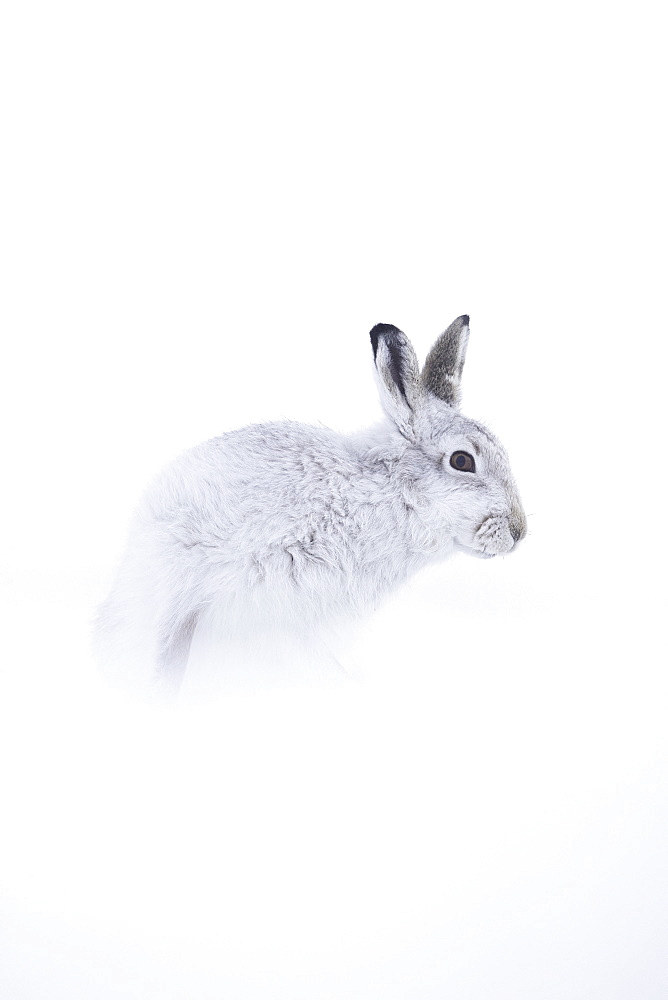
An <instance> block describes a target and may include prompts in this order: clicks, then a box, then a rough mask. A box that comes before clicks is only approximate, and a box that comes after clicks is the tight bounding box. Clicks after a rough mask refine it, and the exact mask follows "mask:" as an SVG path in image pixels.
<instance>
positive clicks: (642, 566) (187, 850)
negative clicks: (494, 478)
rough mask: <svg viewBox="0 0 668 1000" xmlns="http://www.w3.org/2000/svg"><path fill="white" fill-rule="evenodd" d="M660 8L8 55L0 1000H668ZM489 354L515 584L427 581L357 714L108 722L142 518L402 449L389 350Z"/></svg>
mask: <svg viewBox="0 0 668 1000" xmlns="http://www.w3.org/2000/svg"><path fill="white" fill-rule="evenodd" d="M654 10H655V8H654V7H653V5H651V4H645V5H644V4H640V5H636V7H634V10H633V17H632V19H631V15H630V14H629V13H627V11H626V10H625V9H624V8H623V7H619V8H614V9H611V8H610V7H609V6H606V7H602V6H599V5H597V4H594V3H591V2H584V3H582V2H581V3H578V4H573V3H566V4H562V5H561V6H560V7H559V8H558V9H557V8H554V9H552V8H548V7H544V8H540V9H539V8H537V7H535V5H528V4H522V3H511V4H510V5H482V6H480V5H478V6H476V7H475V8H473V7H471V8H458V9H457V10H450V9H448V8H447V7H445V6H443V5H442V4H441V5H422V4H417V5H415V4H412V5H410V7H409V6H406V7H405V8H397V7H388V6H387V5H383V6H381V5H377V4H369V3H364V2H362V3H357V4H355V5H345V4H344V5H343V6H341V5H339V6H338V7H336V8H328V9H325V8H319V7H317V6H316V7H314V6H313V5H305V4H304V5H300V4H288V5H287V6H285V5H268V4H255V5H250V4H249V5H236V6H232V5H218V4H208V3H202V4H195V5H188V6H183V7H177V6H173V5H165V4H160V5H158V4H155V3H151V2H142V0H135V2H133V3H132V4H129V3H123V2H121V3H117V4H114V5H111V6H108V5H92V6H91V5H87V4H81V3H74V2H72V0H65V2H64V3H62V4H58V5H49V4H44V3H38V2H35V3H31V2H27V3H24V4H21V5H20V6H16V5H15V6H14V7H13V8H12V9H11V10H9V11H8V12H7V13H6V14H4V15H3V18H4V20H5V21H6V24H5V27H4V29H3V31H2V32H1V33H0V38H1V41H0V46H1V47H2V49H3V51H2V52H1V53H0V66H1V67H2V73H3V76H4V78H5V80H6V85H5V87H4V88H3V92H4V95H5V100H6V102H7V104H6V109H5V111H4V116H5V128H4V135H5V147H6V152H5V154H4V155H3V165H2V169H3V171H4V174H5V182H4V183H3V185H2V191H3V194H2V198H3V216H4V222H3V224H2V236H1V237H0V239H1V240H2V255H3V262H2V273H3V285H4V286H5V290H4V291H3V299H2V304H1V305H0V309H1V310H2V317H1V322H2V327H3V330H4V331H5V341H6V343H5V347H4V350H3V355H4V357H3V362H4V363H3V366H2V368H3V371H2V381H3V384H2V393H1V394H0V395H1V400H2V402H1V405H2V407H3V419H2V426H3V428H4V429H5V438H6V442H5V444H4V445H3V454H4V465H5V469H6V475H5V476H4V477H3V479H4V486H3V491H2V504H3V517H4V525H5V530H4V532H3V538H2V548H3V558H2V566H3V569H2V574H1V575H0V596H2V601H3V615H4V618H5V641H4V643H3V654H2V657H1V661H0V761H1V762H2V763H1V765H0V802H1V803H2V820H1V822H0V955H1V956H2V958H1V960H0V995H1V996H2V997H3V998H7V1000H41V998H43V997H48V998H49V1000H60V998H67V1000H71V998H72V997H86V998H90V1000H116V998H123V1000H126V998H128V1000H135V998H136V1000H181V998H184V1000H185V998H188V1000H190V998H197V1000H209V998H211V1000H214V998H215V1000H219V998H227V997H229V998H233V1000H246V998H249V1000H250V998H252V1000H255V998H258V1000H279V998H280V1000H283V998H285V1000H316V998H317V1000H340V998H341V1000H343V998H346V1000H350V998H352V1000H357V998H359V1000H376V998H378V1000H394V998H397V1000H399V998H401V1000H403V998H411V1000H432V998H434V1000H443V998H448V1000H450V998H452V1000H506V998H508V1000H520V998H524V997H526V998H527V1000H528V998H531V1000H543V998H545V1000H548V998H549V1000H561V998H564V1000H598V998H601V1000H603V998H605V1000H626V998H633V1000H637V998H642V1000H654V998H657V1000H658V998H659V997H664V996H665V995H666V992H667V991H668V966H667V964H666V961H665V942H666V940H667V938H668V919H667V918H668V884H667V882H668V879H667V874H668V872H667V863H666V851H665V843H666V836H667V834H668V801H667V795H666V781H667V778H668V768H667V757H668V755H667V752H666V751H667V743H668V741H667V739H666V724H665V719H666V711H667V707H668V706H667V694H668V690H667V682H666V679H665V642H664V635H665V628H664V626H663V621H664V618H665V600H664V598H663V595H662V592H661V584H662V582H663V579H662V578H663V577H664V576H665V566H666V556H665V542H664V536H665V529H663V527H662V516H663V511H662V507H661V486H660V478H659V477H660V470H661V465H662V463H663V453H664V452H665V443H664V436H663V435H662V434H661V426H662V423H663V424H665V421H664V420H662V418H663V413H662V412H660V411H659V404H660V400H661V399H662V398H665V393H660V392H659V386H658V379H659V373H660V372H661V373H662V371H663V368H662V365H661V363H660V360H661V359H660V357H659V356H658V355H659V352H658V337H657V336H656V334H658V333H659V332H660V331H661V328H662V327H664V328H665V307H664V304H663V302H661V303H659V301H658V289H659V288H660V284H659V282H660V280H663V278H664V276H665V261H663V260H662V257H661V252H660V251H661V246H660V237H661V232H662V231H664V232H665V216H664V214H663V213H664V212H665V201H663V200H662V198H663V187H664V177H665V162H664V161H663V160H662V155H663V154H662V149H661V145H660V136H659V135H657V131H656V127H655V126H656V121H658V120H661V117H660V115H659V109H658V101H659V98H658V95H659V94H661V93H663V92H665V86H663V87H662V86H661V76H662V75H663V72H664V71H663V68H662V65H663V63H664V61H665V60H663V54H662V52H660V49H659V44H660V42H659V39H660V37H661V34H660V32H659V31H658V30H657V24H656V18H655V17H654ZM463 312H467V313H469V314H470V316H471V341H470V347H469V353H468V358H467V365H466V371H465V378H464V404H463V409H464V412H466V413H467V414H470V415H471V416H474V417H476V418H478V419H481V420H483V421H485V422H488V423H489V425H490V426H491V428H492V429H493V430H494V431H495V433H497V434H498V435H499V437H500V438H501V440H502V441H503V442H504V444H505V445H506V447H507V448H508V451H509V453H510V455H511V459H512V462H513V467H514V471H515V474H516V477H517V481H518V484H519V487H520V491H521V493H522V497H523V500H524V504H525V508H526V510H527V512H528V513H529V514H530V515H531V517H530V519H529V520H530V535H529V537H528V538H527V539H526V540H525V541H524V542H523V543H522V545H521V546H520V548H519V549H518V551H517V552H516V553H514V554H513V555H512V556H509V557H507V558H503V559H496V560H490V561H482V560H474V559H466V558H465V557H463V556H462V557H459V558H457V559H455V560H453V561H451V562H448V563H445V564H443V565H441V566H438V567H435V568H434V569H432V570H430V571H429V572H426V573H423V574H422V575H421V576H418V577H416V578H414V579H413V580H412V581H411V583H410V585H408V586H407V587H406V588H405V589H403V590H402V591H400V592H398V593H397V594H396V595H395V596H394V597H393V598H392V600H391V601H389V602H388V603H387V604H385V605H384V606H382V607H381V608H379V609H378V612H377V613H376V615H375V616H374V617H372V618H371V619H370V620H369V621H368V622H367V623H365V625H364V626H363V628H362V629H361V630H360V632H359V634H358V635H357V637H356V639H355V640H354V642H353V644H352V645H351V646H350V647H349V648H347V649H346V650H344V651H342V652H341V662H342V663H343V664H344V666H345V667H346V669H347V670H348V671H349V674H350V675H351V678H352V679H351V680H349V681H348V682H346V683H344V684H340V685H336V686H332V685H322V686H321V685H319V684H314V685H308V684H299V683H298V684H294V685H292V686H286V687H284V688H278V689H274V688H272V687H270V686H268V687H267V689H266V690H263V689H259V690H255V691H252V690H239V691H238V692H237V693H230V694H228V695H227V696H226V697H224V698H213V697H212V698H206V697H201V696H196V694H195V693H192V692H191V695H192V696H191V697H186V698H183V699H182V701H181V702H179V703H176V704H167V705H157V704H155V705H154V704H149V703H146V702H145V701H141V700H136V699H133V698H132V697H131V696H130V695H128V694H126V693H123V692H120V691H114V690H110V689H109V688H107V687H106V686H105V685H104V684H103V682H102V681H101V680H100V679H99V678H98V676H97V674H96V673H95V670H94V668H93V665H92V662H91V659H90V654H89V651H88V628H89V622H90V619H91V616H92V613H93V609H94V608H95V606H96V604H97V602H98V601H99V600H100V599H101V598H102V596H103V595H104V593H105V590H106V587H107V586H108V583H109V580H110V578H111V573H112V570H113V565H114V561H115V559H116V558H117V557H118V556H119V554H120V550H121V546H122V544H123V539H124V532H125V527H126V524H127V521H128V518H129V515H130V512H131V510H132V507H133V504H134V503H135V501H136V499H137V497H138V496H139V493H140V491H141V490H142V488H143V486H144V485H145V483H146V482H147V481H148V479H149V478H150V476H151V475H152V474H153V473H154V472H155V471H156V470H157V469H158V468H159V467H160V466H161V465H162V464H163V463H164V462H166V461H168V460H169V459H170V458H171V457H172V456H174V455H175V454H176V453H178V452H179V451H180V450H182V449H183V448H186V447H188V446H190V445H192V444H195V443H197V442H198V441H200V440H204V439H206V438H208V437H210V436H213V435H214V434H217V433H220V432H222V431H224V430H226V429H230V428H232V427H235V426H241V425H243V424H245V423H248V422H250V421H258V420H263V419H273V418H280V417H292V418H295V419H301V420H307V421H309V420H311V421H318V420H321V421H322V422H323V423H325V424H327V425H329V426H334V427H338V428H341V429H343V430H347V429H353V428H355V427H360V426H364V425H365V424H367V423H371V422H373V421H375V420H376V419H377V417H378V414H379V406H378V402H377V398H376V395H375V389H374V384H373V378H372V373H371V358H370V346H369V343H368V336H367V331H368V329H369V328H370V327H371V326H372V325H373V324H374V323H376V322H379V321H380V322H389V323H395V324H396V325H398V326H400V327H401V328H403V329H404V330H405V331H406V333H407V334H408V335H409V336H410V337H411V338H412V339H413V342H414V344H415V346H416V349H417V351H418V353H419V354H420V355H421V356H422V357H424V356H425V354H426V351H427V350H428V348H429V346H430V345H431V343H432V341H433V340H434V339H435V337H436V336H437V335H438V333H440V332H441V330H442V329H443V328H444V327H445V326H446V325H447V324H448V323H449V322H450V321H451V320H452V319H453V318H454V317H455V316H457V315H459V314H460V313H463ZM655 331H656V334H655ZM661 406H663V404H661Z"/></svg>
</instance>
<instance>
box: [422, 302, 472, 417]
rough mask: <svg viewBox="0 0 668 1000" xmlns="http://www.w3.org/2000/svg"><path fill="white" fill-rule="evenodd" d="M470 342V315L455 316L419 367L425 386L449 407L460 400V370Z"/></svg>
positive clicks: (455, 404)
mask: <svg viewBox="0 0 668 1000" xmlns="http://www.w3.org/2000/svg"><path fill="white" fill-rule="evenodd" d="M468 342H469V318H468V316H458V317H457V319H456V320H455V321H454V323H451V324H450V326H449V327H448V329H447V330H446V331H445V333H442V334H441V336H440V337H439V338H438V340H437V341H436V343H435V344H434V346H433V347H432V349H431V351H430V352H429V354H428V355H427V360H426V361H425V363H424V368H423V369H422V381H423V382H424V385H425V388H426V389H428V390H429V391H430V392H433V394H434V396H438V398H439V399H442V400H443V401H444V402H445V403H448V404H449V405H450V406H454V407H457V406H459V402H460V400H461V380H462V369H463V367H464V361H465V359H466V347H467V345H468Z"/></svg>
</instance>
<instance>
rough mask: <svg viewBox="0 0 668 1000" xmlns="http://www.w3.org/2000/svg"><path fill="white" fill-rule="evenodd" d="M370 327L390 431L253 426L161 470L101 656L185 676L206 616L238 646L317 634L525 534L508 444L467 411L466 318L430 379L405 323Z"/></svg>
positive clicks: (132, 544)
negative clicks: (460, 559) (440, 561)
mask: <svg viewBox="0 0 668 1000" xmlns="http://www.w3.org/2000/svg"><path fill="white" fill-rule="evenodd" d="M370 336H371V345H372V348H373V357H374V362H375V374H376V380H377V384H378V390H379V393H380V400H381V403H382V406H383V409H384V411H385V414H386V417H387V419H386V420H385V421H384V423H383V424H382V425H381V426H379V427H377V428H375V429H372V430H369V431H367V432H363V433H359V434H354V435H352V436H343V435H341V434H337V433H336V432H334V431H331V430H328V429H325V428H320V427H310V426H306V425H304V424H300V423H292V422H280V423H269V424H258V425H253V426H250V427H245V428H243V429H241V430H236V431H231V432H230V433H228V434H223V435H222V436H221V437H216V438H213V439H212V440H211V441H207V442H206V443H204V444H201V445H199V446H197V447H195V448H193V449H192V450H190V451H187V452H186V453H185V454H183V455H181V457H180V458H177V459H176V461H175V462H173V463H172V464H171V465H170V466H168V467H167V468H166V469H165V470H164V471H163V472H162V473H161V474H160V475H159V476H158V477H157V479H156V480H155V482H154V483H153V484H152V486H151V487H150V488H149V489H148V491H147V493H146V495H145V496H144V498H143V501H142V503H141V506H140V508H139V510H138V513H137V515H136V517H135V519H134V523H133V525H132V528H131V534H130V539H129V544H128V547H127V551H126V553H125V556H124V559H123V561H122V564H121V566H120V569H119V571H118V575H117V578H116V581H115V583H114V586H113V589H112V592H111V594H110V596H109V597H108V599H107V600H106V601H105V602H104V604H103V605H102V607H101V608H100V610H99V614H98V619H97V623H96V641H97V644H98V646H99V649H100V653H101V655H102V657H103V658H105V659H107V660H108V659H109V658H111V659H112V660H113V661H114V662H115V663H116V664H124V665H125V667H126V668H127V669H129V670H138V671H139V672H143V674H144V677H145V679H148V680H149V682H150V679H151V678H153V681H161V680H162V681H165V682H167V683H176V684H178V682H179V680H180V678H181V676H182V675H183V672H184V671H185V668H186V664H187V662H188V655H189V650H190V646H191V640H192V637H193V634H194V632H195V629H196V626H197V625H198V622H201V621H202V620H203V619H204V618H205V617H208V618H211V616H212V615H213V616H215V618H216V620H217V621H218V622H219V623H220V624H221V626H222V627H223V628H224V629H225V631H226V632H227V634H228V635H229V636H230V637H235V636H236V637H237V639H238V637H239V636H248V635H250V636H256V635H259V634H260V633H262V634H263V635H265V636H267V635H269V636H271V634H272V629H278V630H281V629H282V630H284V631H288V632H289V631H290V630H294V631H295V632H301V633H308V632H310V631H313V632H316V631H317V629H318V628H320V627H325V626H327V624H328V623H330V622H332V621H335V620H340V619H342V620H345V619H346V618H350V617H351V616H354V615H355V614H356V613H357V612H359V611H361V610H362V609H364V608H365V607H368V606H370V605H373V603H374V601H376V600H377V599H378V598H379V597H380V596H381V595H382V594H383V593H384V592H386V591H388V590H390V588H392V587H394V586H396V585H397V584H398V583H400V582H401V581H402V580H404V579H405V578H406V577H407V576H408V574H409V573H412V572H414V571H415V570H417V569H419V568H420V567H421V566H424V565H426V564H427V563H428V562H430V561H432V560H434V559H437V558H441V557H443V556H445V555H447V554H448V553H450V552H451V551H452V550H454V549H457V548H459V549H464V550H466V551H469V552H471V553H474V554H479V555H483V556H488V557H489V556H495V555H498V554H500V553H505V552H510V550H511V549H513V548H514V546H515V545H516V544H517V542H518V541H519V540H520V539H521V538H523V537H524V535H525V534H526V518H525V515H524V512H523V510H522V505H521V502H520V498H519V495H518V493H517V489H516V486H515V483H514V481H513V477H512V474H511V471H510V466H509V464H508V458H507V456H506V453H505V451H504V449H503V447H502V446H501V444H500V443H499V441H498V440H497V439H496V438H495V437H494V436H493V435H492V434H491V433H490V432H489V431H488V430H487V429H486V428H485V427H483V426H482V425H481V424H479V423H477V422H476V421H474V420H469V419H468V418H467V417H464V416H462V415H461V414H460V413H459V411H458V406H459V400H460V379H461V374H462V368H463V366H464V358H465V355H466V346H467V342H468V336H469V326H468V316H460V317H459V318H458V319H456V320H455V321H454V322H453V323H452V324H451V325H450V326H449V327H448V329H447V330H446V331H445V333H443V334H442V335H441V336H440V337H439V338H438V340H437V341H436V343H435V344H434V346H433V347H432V349H431V351H430V353H429V356H428V358H427V360H426V363H425V365H424V368H423V370H422V372H420V368H419V366H418V361H417V358H416V355H415V352H414V350H413V348H412V346H411V344H410V342H409V340H408V338H407V337H406V336H405V334H403V333H402V332H401V331H400V330H398V329H397V328H396V327H394V326H388V325H385V324H379V325H378V326H375V327H374V328H373V330H371V334H370ZM131 664H134V666H131ZM223 664H224V653H223V652H221V668H222V667H223ZM138 679H139V678H138Z"/></svg>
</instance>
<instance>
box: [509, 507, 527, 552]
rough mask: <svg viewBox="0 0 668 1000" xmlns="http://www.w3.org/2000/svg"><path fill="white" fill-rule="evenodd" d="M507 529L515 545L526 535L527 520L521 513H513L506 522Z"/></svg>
mask: <svg viewBox="0 0 668 1000" xmlns="http://www.w3.org/2000/svg"><path fill="white" fill-rule="evenodd" d="M508 527H509V528H510V534H511V535H512V536H513V540H514V542H515V544H517V543H518V542H519V541H521V539H522V538H524V536H525V535H526V533H527V519H526V517H525V516H524V514H523V513H522V512H521V511H513V513H512V514H511V516H510V519H509V521H508Z"/></svg>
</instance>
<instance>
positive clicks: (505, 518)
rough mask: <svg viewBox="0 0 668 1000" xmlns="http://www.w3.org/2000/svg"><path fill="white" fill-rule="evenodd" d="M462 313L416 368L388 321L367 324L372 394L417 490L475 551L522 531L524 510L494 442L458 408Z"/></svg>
mask: <svg viewBox="0 0 668 1000" xmlns="http://www.w3.org/2000/svg"><path fill="white" fill-rule="evenodd" d="M468 337H469V318H468V316H460V317H459V318H458V319H456V320H455V321H454V323H452V324H451V325H450V326H449V327H448V329H447V330H446V331H445V333H443V334H441V336H440V337H439V338H438V340H437V341H436V343H435V344H434V346H433V347H432V349H431V351H430V352H429V356H428V357H427V360H426V362H425V365H424V368H423V370H422V372H420V368H419V365H418V360H417V357H416V356H415V351H414V350H413V348H412V346H411V343H410V341H409V340H408V338H407V337H406V335H405V334H404V333H402V332H401V330H398V329H397V328H396V327H395V326H388V325H386V324H383V323H381V324H378V325H377V326H375V327H374V328H373V330H372V331H371V343H372V346H373V353H374V360H375V365H376V373H377V381H378V386H379V391H380V398H381V402H382V404H383V408H384V410H385V412H386V413H387V415H388V416H389V417H390V418H391V420H392V421H394V423H395V424H396V426H397V428H398V430H399V432H400V433H401V434H402V435H403V437H404V438H405V439H406V440H407V441H408V442H409V445H410V446H411V447H410V449H409V450H410V452H411V453H412V455H413V456H414V458H415V459H416V462H415V465H416V468H417V469H419V470H420V471H419V475H420V478H421V480H422V481H423V482H424V487H425V492H426V493H427V494H428V495H429V497H431V498H433V501H434V504H435V506H436V507H437V508H439V509H441V510H442V511H443V517H444V520H445V521H447V525H448V528H449V530H450V533H451V535H452V537H453V538H454V539H455V541H456V542H457V543H458V544H459V545H461V546H463V547H464V548H466V549H468V550H469V551H472V552H474V553H476V554H480V555H484V556H494V555H498V554H500V553H503V552H510V550H511V549H512V548H513V547H514V546H515V545H516V544H517V542H518V541H519V540H520V539H521V538H524V536H525V534H526V517H525V515H524V511H523V510H522V504H521V501H520V498H519V494H518V492H517V487H516V486H515V482H514V480H513V476H512V473H511V471H510V465H509V462H508V456H507V455H506V452H505V449H504V448H503V446H502V445H501V443H500V442H499V441H498V440H497V438H495V437H494V435H493V434H492V433H490V431H488V430H487V428H486V427H484V426H483V425H482V424H480V423H478V422H477V421H476V420H469V419H468V418H467V417H464V416H462V414H460V413H459V400H460V395H461V391H460V383H461V375H462V369H463V367H464V359H465V357H466V346H467V343H468Z"/></svg>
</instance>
